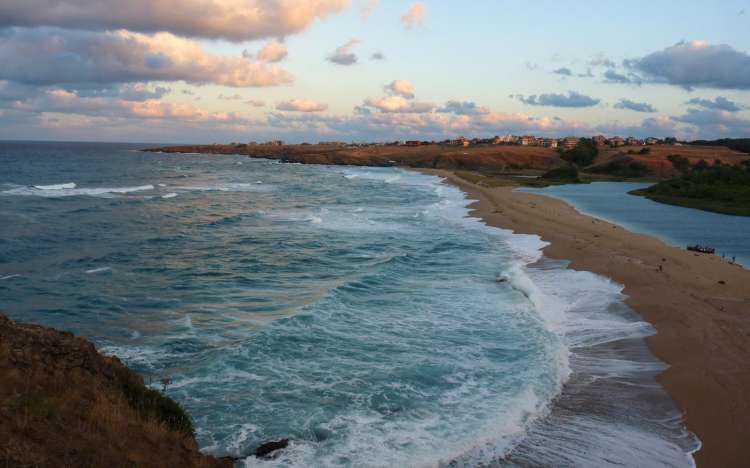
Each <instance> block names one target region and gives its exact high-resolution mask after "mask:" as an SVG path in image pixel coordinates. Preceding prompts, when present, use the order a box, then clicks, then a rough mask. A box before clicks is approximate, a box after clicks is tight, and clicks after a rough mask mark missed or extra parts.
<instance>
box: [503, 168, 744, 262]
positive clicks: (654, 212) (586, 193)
mask: <svg viewBox="0 0 750 468" xmlns="http://www.w3.org/2000/svg"><path fill="white" fill-rule="evenodd" d="M649 185H651V184H648V183H640V182H593V183H590V184H568V185H558V186H550V187H545V188H541V189H540V188H521V189H518V190H519V191H523V192H531V193H539V194H542V195H547V196H552V197H556V198H559V199H561V200H565V201H566V202H568V203H570V204H571V205H573V206H575V207H576V208H577V209H578V211H580V212H582V213H584V214H587V215H590V216H594V217H597V218H600V219H604V220H607V221H609V222H612V223H614V224H619V225H620V226H623V227H625V228H626V229H628V230H630V231H633V232H638V233H641V234H649V235H652V236H656V237H658V238H660V239H661V240H663V241H664V242H666V243H668V244H670V245H673V246H676V247H682V248H685V247H687V246H688V245H695V244H700V245H706V246H709V247H713V248H715V249H716V253H717V255H720V256H723V257H724V258H725V259H726V260H727V261H731V260H732V258H733V257H734V261H735V262H737V263H738V264H740V265H742V266H744V267H745V268H750V235H749V234H750V217H747V216H730V215H725V214H720V213H712V212H709V211H703V210H698V209H695V208H686V207H681V206H674V205H666V204H664V203H658V202H655V201H653V200H649V199H648V198H645V197H639V196H637V195H631V194H629V193H628V192H630V191H632V190H638V189H641V188H645V187H648V186H649Z"/></svg>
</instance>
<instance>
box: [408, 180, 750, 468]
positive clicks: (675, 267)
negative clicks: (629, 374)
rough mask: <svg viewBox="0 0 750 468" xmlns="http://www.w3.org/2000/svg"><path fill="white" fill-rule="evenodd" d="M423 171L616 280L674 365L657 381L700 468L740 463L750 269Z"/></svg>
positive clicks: (746, 403)
mask: <svg viewBox="0 0 750 468" xmlns="http://www.w3.org/2000/svg"><path fill="white" fill-rule="evenodd" d="M420 172H424V173H427V174H431V175H437V176H440V177H444V178H445V179H446V182H449V183H451V184H453V185H455V186H457V187H458V188H460V189H461V190H463V191H464V192H466V193H467V195H468V196H469V198H471V199H473V200H476V201H475V202H474V203H472V204H471V205H469V209H470V210H471V212H470V213H471V215H472V216H476V217H478V218H480V219H482V220H483V221H484V222H485V223H487V224H488V225H491V226H495V227H500V228H504V229H511V230H513V231H514V232H517V233H521V234H536V235H539V236H540V237H541V238H542V239H543V240H544V241H547V242H549V245H548V246H547V247H545V248H544V249H543V253H544V255H545V257H548V258H551V259H558V260H568V261H569V262H570V263H569V265H568V268H571V269H573V270H585V271H590V272H593V273H597V274H600V275H603V276H605V277H608V278H610V279H612V280H613V281H616V282H617V283H620V284H622V285H623V286H624V289H623V294H624V295H625V296H626V301H625V303H626V304H627V305H628V306H630V307H631V308H632V309H633V310H635V311H636V312H637V313H638V314H639V315H641V316H642V317H643V318H644V319H645V320H646V321H648V322H649V323H650V324H652V325H653V326H654V328H655V329H656V331H657V334H656V335H653V336H650V337H648V338H646V343H647V345H648V348H649V349H650V351H651V352H652V353H653V354H654V355H655V356H656V357H657V358H658V359H659V360H661V361H663V362H664V363H666V364H668V365H669V366H670V367H669V368H668V369H666V370H665V371H664V372H662V373H661V374H660V375H659V376H658V378H657V380H658V382H659V383H660V384H661V385H662V387H663V388H664V389H665V390H666V392H667V393H668V394H669V396H670V397H671V398H672V399H673V401H674V402H675V404H677V406H678V407H679V409H680V410H681V411H682V412H683V417H684V423H685V424H686V426H687V428H688V429H689V430H690V431H691V432H693V433H694V434H695V435H696V436H697V437H698V438H699V439H700V441H701V448H700V449H699V450H698V451H697V452H696V453H694V454H693V455H694V459H695V462H696V464H697V466H699V467H704V466H705V467H713V466H717V467H735V466H736V467H741V466H745V462H746V456H745V446H746V444H747V443H748V442H750V434H748V433H746V432H745V421H746V420H748V419H750V368H749V367H748V365H747V363H748V362H750V348H748V347H746V346H745V343H744V342H745V341H746V340H747V338H748V337H750V322H748V321H747V320H745V318H744V317H743V313H745V312H747V311H750V291H743V290H742V285H743V284H744V285H747V284H750V271H748V270H745V269H743V268H742V267H740V266H738V265H731V264H728V263H726V262H723V261H722V260H721V259H720V258H718V257H713V256H705V255H697V254H693V253H691V252H688V251H685V250H682V249H679V248H677V247H672V246H669V245H667V244H665V243H664V242H663V241H661V240H659V239H657V238H655V237H652V236H649V235H644V234H636V233H632V232H630V231H627V230H625V229H623V228H622V227H620V226H617V225H614V224H612V223H609V222H607V221H603V220H600V219H597V218H593V217H590V216H587V215H583V214H581V213H579V212H578V211H577V210H576V209H575V208H573V207H572V206H571V205H569V204H567V203H566V202H564V201H562V200H559V199H555V198H551V197H547V196H544V195H539V194H533V193H525V192H513V188H514V187H492V188H489V187H482V186H479V185H476V184H474V183H471V182H469V181H467V180H464V179H461V178H460V177H458V176H457V175H456V174H455V173H453V172H452V171H447V170H439V169H433V170H431V169H421V170H420ZM660 265H661V267H662V269H661V270H660V269H659V266H660ZM720 281H722V282H723V284H722V283H720Z"/></svg>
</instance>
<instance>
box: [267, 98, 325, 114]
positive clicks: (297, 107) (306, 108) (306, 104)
mask: <svg viewBox="0 0 750 468" xmlns="http://www.w3.org/2000/svg"><path fill="white" fill-rule="evenodd" d="M326 109H328V106H327V105H326V104H323V103H320V102H318V101H313V100H312V99H291V100H289V101H284V102H280V103H278V104H276V110H281V111H292V112H321V111H324V110H326Z"/></svg>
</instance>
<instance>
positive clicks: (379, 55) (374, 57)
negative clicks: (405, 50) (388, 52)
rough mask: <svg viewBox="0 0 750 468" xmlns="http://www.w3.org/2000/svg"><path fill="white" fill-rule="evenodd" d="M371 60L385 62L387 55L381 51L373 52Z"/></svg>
mask: <svg viewBox="0 0 750 468" xmlns="http://www.w3.org/2000/svg"><path fill="white" fill-rule="evenodd" d="M370 60H385V55H383V53H382V52H380V51H378V52H373V54H372V55H370Z"/></svg>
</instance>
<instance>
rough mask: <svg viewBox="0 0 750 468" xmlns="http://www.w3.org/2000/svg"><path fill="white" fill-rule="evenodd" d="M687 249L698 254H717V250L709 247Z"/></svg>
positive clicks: (689, 247) (697, 246)
mask: <svg viewBox="0 0 750 468" xmlns="http://www.w3.org/2000/svg"><path fill="white" fill-rule="evenodd" d="M687 249H688V250H689V251H691V252H698V253H704V254H714V253H716V249H714V248H713V247H708V246H705V245H700V244H695V245H688V246H687Z"/></svg>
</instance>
